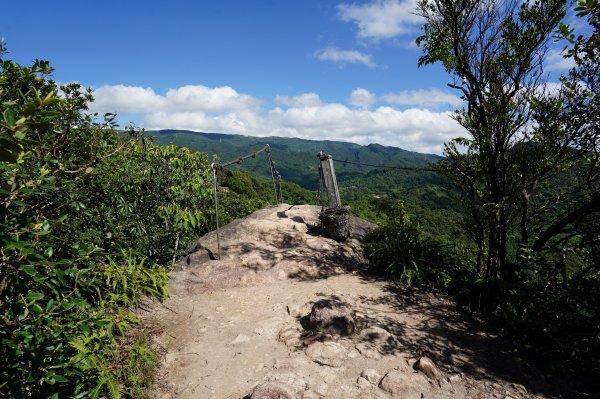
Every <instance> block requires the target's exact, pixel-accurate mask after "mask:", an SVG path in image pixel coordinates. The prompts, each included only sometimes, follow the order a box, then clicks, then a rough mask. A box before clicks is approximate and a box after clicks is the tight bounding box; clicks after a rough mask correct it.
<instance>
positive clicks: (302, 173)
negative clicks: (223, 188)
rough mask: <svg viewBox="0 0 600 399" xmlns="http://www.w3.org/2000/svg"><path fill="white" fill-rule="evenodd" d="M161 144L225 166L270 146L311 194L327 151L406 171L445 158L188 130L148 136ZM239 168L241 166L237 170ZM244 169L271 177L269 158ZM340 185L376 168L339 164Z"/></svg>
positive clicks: (286, 173)
mask: <svg viewBox="0 0 600 399" xmlns="http://www.w3.org/2000/svg"><path fill="white" fill-rule="evenodd" d="M146 133H147V134H148V135H150V136H154V137H155V140H156V142H157V143H161V144H168V143H173V144H176V145H181V146H185V147H188V148H191V149H193V150H196V151H202V152H206V153H208V155H209V157H212V156H214V155H216V156H218V157H219V159H220V160H221V161H222V162H226V161H230V160H233V159H236V158H238V157H240V156H243V155H247V154H249V153H251V152H254V151H256V150H259V149H261V148H263V147H264V146H265V144H269V146H270V147H271V149H272V157H273V160H274V161H275V163H276V166H277V169H278V170H279V171H280V173H281V175H282V177H283V178H284V179H286V180H288V181H292V182H294V183H297V184H298V185H300V186H302V187H304V188H307V189H309V190H315V189H316V188H317V186H318V183H319V174H318V167H319V161H318V158H317V153H318V152H319V151H323V152H325V153H326V154H330V155H332V156H333V157H334V158H336V159H340V160H346V161H352V162H362V163H369V164H377V165H395V166H403V167H427V165H428V164H429V163H431V162H436V161H439V160H440V159H442V157H440V156H437V155H431V154H421V153H418V152H412V151H406V150H403V149H400V148H396V147H387V146H383V145H380V144H369V145H366V146H363V145H359V144H354V143H347V142H340V141H329V140H304V139H298V138H286V137H251V136H242V135H236V134H220V133H201V132H192V131H188V130H157V131H148V132H146ZM233 167H237V166H233ZM239 167H240V168H242V169H244V170H246V171H248V172H249V173H251V174H252V175H255V176H263V177H270V171H269V166H268V163H267V158H266V157H265V156H264V154H263V155H260V156H258V157H257V158H256V159H248V160H246V161H245V162H244V163H243V164H242V165H241V166H239ZM335 168H336V174H337V178H338V181H340V182H343V181H346V180H349V179H354V178H356V177H359V176H361V175H364V174H367V173H372V172H373V170H374V169H376V168H372V167H364V166H359V165H353V164H344V163H336V164H335Z"/></svg>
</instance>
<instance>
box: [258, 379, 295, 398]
mask: <svg viewBox="0 0 600 399" xmlns="http://www.w3.org/2000/svg"><path fill="white" fill-rule="evenodd" d="M297 398H298V396H297V395H296V392H295V391H294V389H293V388H292V387H291V386H289V385H288V384H286V383H284V382H280V381H271V382H265V383H264V384H260V385H258V386H256V387H255V388H254V389H253V390H252V393H251V394H250V399H297Z"/></svg>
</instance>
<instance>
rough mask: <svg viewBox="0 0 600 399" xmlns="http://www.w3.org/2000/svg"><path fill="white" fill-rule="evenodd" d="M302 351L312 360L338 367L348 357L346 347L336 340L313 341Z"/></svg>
mask: <svg viewBox="0 0 600 399" xmlns="http://www.w3.org/2000/svg"><path fill="white" fill-rule="evenodd" d="M304 353H306V356H308V357H309V358H310V359H311V360H312V361H313V362H315V363H318V364H321V365H324V366H331V367H340V366H341V365H342V364H343V363H344V361H345V360H346V358H347V357H348V353H347V351H346V349H345V348H344V347H343V346H342V345H340V344H338V343H337V342H315V343H314V344H312V345H310V346H309V347H308V348H306V350H305V352H304Z"/></svg>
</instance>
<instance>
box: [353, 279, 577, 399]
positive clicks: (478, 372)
mask: <svg viewBox="0 0 600 399" xmlns="http://www.w3.org/2000/svg"><path fill="white" fill-rule="evenodd" d="M361 278H362V279H363V281H365V283H378V284H382V285H383V286H384V291H385V292H384V294H383V295H381V296H379V297H376V298H367V297H362V298H359V299H358V300H357V303H355V304H354V309H355V310H356V311H358V312H360V314H361V315H363V316H362V317H361V319H360V323H361V324H362V325H370V326H373V325H375V326H378V327H381V328H384V329H386V330H388V331H389V332H390V333H392V334H394V335H395V337H396V343H395V345H391V346H387V347H384V348H382V349H383V351H382V353H383V354H395V353H397V352H398V351H399V350H400V349H402V350H403V351H405V352H409V353H411V354H412V355H413V356H414V360H415V361H416V360H417V359H418V358H419V357H420V356H427V357H429V358H431V359H432V360H433V361H434V362H435V363H436V364H437V365H438V366H439V367H440V369H441V370H443V371H444V372H446V373H448V374H452V373H461V372H462V373H465V374H466V375H469V376H471V377H473V378H474V379H482V378H487V379H492V380H494V379H496V380H505V381H509V382H511V383H514V384H520V385H523V386H525V387H527V389H528V392H529V394H536V393H537V394H544V395H548V396H555V397H561V398H567V397H575V396H573V394H572V390H571V389H569V388H571V387H568V386H567V385H566V384H565V383H564V381H560V380H559V379H558V378H556V377H553V376H549V375H546V374H544V373H542V372H541V371H540V370H538V369H537V368H535V367H534V366H532V365H531V363H530V362H529V361H528V359H526V358H525V356H523V355H522V354H521V353H519V351H518V349H517V348H516V347H515V345H514V343H511V342H510V341H508V340H506V339H504V338H502V337H499V336H498V335H495V334H494V333H493V332H492V331H491V330H490V328H489V327H488V326H487V325H486V324H485V322H483V321H481V320H479V319H477V318H476V317H475V316H474V315H473V314H472V313H471V312H469V311H467V310H464V309H461V308H460V307H458V306H457V305H456V303H455V302H454V301H453V300H452V299H450V298H449V297H447V296H445V295H443V294H441V293H435V292H432V291H428V290H424V289H416V288H404V287H399V286H397V285H395V284H392V283H390V282H389V281H385V280H384V279H382V278H380V277H376V276H370V275H367V274H362V275H361ZM384 306H385V308H387V309H388V312H385V311H382V310H381V309H382V308H384ZM389 309H391V310H392V311H391V312H390V311H389ZM399 316H400V317H399ZM402 320H404V321H402Z"/></svg>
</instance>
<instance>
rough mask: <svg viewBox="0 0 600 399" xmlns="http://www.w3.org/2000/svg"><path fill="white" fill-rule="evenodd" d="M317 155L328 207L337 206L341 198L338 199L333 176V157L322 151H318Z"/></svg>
mask: <svg viewBox="0 0 600 399" xmlns="http://www.w3.org/2000/svg"><path fill="white" fill-rule="evenodd" d="M317 156H318V157H319V159H320V160H321V171H322V173H323V181H324V183H325V189H326V190H327V196H328V197H329V207H330V208H339V207H340V206H342V200H341V199H340V192H339V190H338V185H337V180H336V178H335V169H334V168H333V159H331V155H327V154H325V153H323V151H320V152H319V153H318V154H317Z"/></svg>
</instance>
